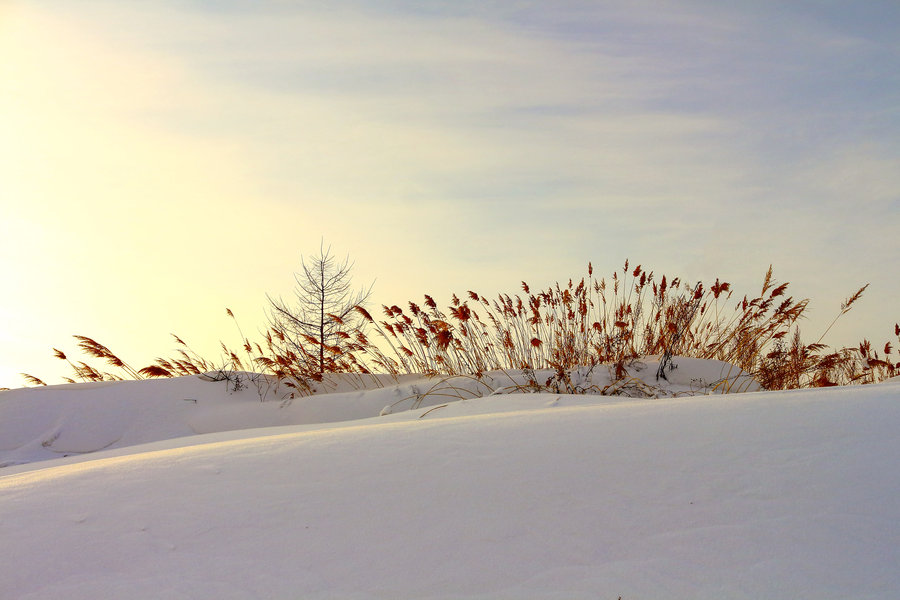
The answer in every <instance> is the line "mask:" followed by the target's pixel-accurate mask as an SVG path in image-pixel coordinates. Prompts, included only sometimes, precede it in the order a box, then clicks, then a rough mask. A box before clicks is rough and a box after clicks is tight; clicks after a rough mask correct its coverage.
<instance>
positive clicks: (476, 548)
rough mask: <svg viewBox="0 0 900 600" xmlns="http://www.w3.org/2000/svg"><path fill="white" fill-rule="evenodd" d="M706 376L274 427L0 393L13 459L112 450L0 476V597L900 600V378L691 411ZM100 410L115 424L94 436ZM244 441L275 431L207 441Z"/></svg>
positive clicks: (393, 398) (237, 416) (126, 392)
mask: <svg viewBox="0 0 900 600" xmlns="http://www.w3.org/2000/svg"><path fill="white" fill-rule="evenodd" d="M688 367H691V368H688ZM710 368H714V369H717V368H719V366H716V365H709V364H706V365H704V364H700V363H696V364H693V363H690V362H689V361H684V360H681V361H680V364H679V368H678V369H677V370H676V371H675V372H679V371H680V376H682V377H684V378H685V379H683V380H676V381H672V380H673V379H675V378H673V377H670V381H669V382H666V384H665V386H664V387H666V389H665V390H663V393H661V396H665V397H660V398H646V397H640V398H628V397H621V396H613V397H608V396H601V395H566V394H556V393H552V394H548V393H539V394H528V393H522V390H521V389H519V390H518V391H515V393H509V390H506V392H503V389H504V388H502V387H501V386H500V385H499V382H498V385H497V388H496V389H494V390H493V392H497V390H501V393H496V394H494V395H486V396H484V397H476V396H472V397H471V398H466V399H456V400H452V401H451V400H449V399H448V398H447V397H443V396H436V395H429V394H427V393H425V392H428V391H429V389H428V388H425V387H424V386H425V385H426V384H427V383H428V382H427V381H424V380H412V381H408V382H403V383H401V384H399V385H398V386H388V387H385V388H378V389H375V390H369V391H366V390H355V391H344V392H341V391H337V392H332V393H325V392H326V391H327V390H323V393H322V394H320V395H318V396H313V397H311V398H306V399H295V400H294V401H293V402H291V403H290V404H289V405H286V406H283V407H282V406H281V404H282V403H281V402H280V401H266V402H261V401H260V399H259V397H258V395H257V394H256V392H255V391H254V390H250V389H244V390H239V391H237V392H234V391H231V390H230V388H228V387H226V385H225V383H226V382H218V383H210V382H204V381H199V380H196V379H195V378H186V379H181V380H165V381H159V382H128V383H114V384H103V385H98V386H93V387H86V386H81V387H79V386H60V387H57V388H52V389H40V390H34V391H32V390H19V391H15V392H7V393H6V394H3V395H0V407H2V408H0V418H2V419H3V427H4V429H3V430H2V435H0V444H2V446H3V448H6V449H7V450H6V452H7V453H8V454H7V458H6V459H5V460H13V459H12V458H10V456H11V455H10V454H9V453H10V452H18V455H17V456H18V457H19V459H22V460H23V462H24V459H26V458H29V457H30V458H32V459H33V460H36V459H35V457H37V458H45V457H46V455H42V454H40V453H41V452H55V451H63V449H67V451H76V450H77V451H86V450H87V449H95V450H96V449H97V448H95V446H98V444H101V443H106V445H107V446H109V447H110V448H114V447H115V446H116V444H121V446H119V447H117V448H114V449H107V450H102V451H97V452H94V453H91V454H84V455H81V456H71V457H68V458H59V459H55V460H44V461H41V462H31V463H30V464H23V465H19V466H9V467H7V468H5V469H2V470H0V531H2V539H3V547H4V555H3V560H2V561H0V590H2V594H0V595H2V597H4V598H6V597H9V598H29V599H38V598H62V597H64V598H72V599H79V598H84V599H88V598H90V599H95V598H100V597H110V598H113V597H128V598H225V599H232V598H233V599H237V598H384V599H388V598H391V599H394V598H478V599H488V598H491V599H493V598H559V599H562V598H565V599H570V598H585V599H586V598H591V599H595V598H613V599H615V598H617V597H619V596H621V597H622V598H623V600H632V599H635V600H636V599H641V598H684V599H688V598H690V599H702V598H709V599H713V598H715V599H720V598H748V599H749V598H767V599H773V598H791V599H794V598H815V599H817V600H818V599H828V598H834V599H838V598H840V599H842V600H843V599H846V598H885V599H887V598H896V597H898V596H900V569H898V567H897V565H898V564H900V476H898V475H897V470H896V459H897V457H898V456H900V436H897V435H896V432H897V430H898V426H900V403H898V400H900V385H898V383H897V381H896V380H893V381H891V382H887V383H884V384H879V385H875V386H863V387H855V388H836V389H827V390H814V391H793V392H777V393H772V392H756V393H741V394H729V395H718V394H716V395H687V394H686V393H685V392H683V390H682V388H684V387H688V388H690V387H692V386H693V387H694V393H697V392H700V393H705V392H709V391H711V387H712V386H711V385H710V384H711V383H713V382H711V381H710V380H709V379H706V378H705V377H704V376H702V374H700V371H702V370H703V369H710ZM651 370H652V369H651ZM707 375H708V373H707ZM701 379H703V380H704V385H702V386H701V385H700V382H699V380H701ZM467 381H469V380H467ZM595 383H597V382H595ZM600 383H602V382H600ZM600 383H598V385H599V384H600ZM145 384H146V385H145ZM201 384H202V385H201ZM432 385H433V382H432ZM592 385H593V384H592ZM634 385H635V389H642V388H640V386H638V385H637V384H636V383H635V384H634ZM507 387H508V386H507ZM513 387H515V386H513ZM413 388H415V389H416V390H417V391H415V392H414V393H412V394H410V395H408V396H406V397H399V396H403V395H404V394H407V393H408V392H413V391H414V390H413ZM454 388H456V389H462V388H461V387H460V386H457V385H454ZM151 390H152V391H151ZM214 390H218V391H214ZM493 392H491V393H493ZM24 398H28V399H29V400H33V401H34V402H33V404H32V408H33V412H32V414H31V416H30V417H29V416H28V411H27V410H26V409H25V408H22V402H24V400H23V399H24ZM78 398H80V400H78ZM194 400H196V402H195V401H194ZM10 401H12V404H11V405H7V403H8V402H10ZM70 401H74V402H71V403H70ZM398 401H399V402H398ZM70 404H71V405H70ZM90 405H95V406H96V407H97V409H98V410H97V413H96V415H94V416H98V415H101V414H108V416H107V418H108V422H95V423H94V424H95V425H96V427H94V429H90V419H89V418H88V415H87V414H86V413H80V412H79V411H78V408H79V406H81V407H85V406H90ZM392 405H393V407H392V408H391V409H390V410H387V411H385V410H384V409H385V407H388V406H392ZM10 406H14V407H15V408H10ZM214 406H218V407H220V408H221V414H218V416H216V414H215V413H216V409H214V408H213V407H214ZM251 406H252V407H253V408H248V407H251ZM54 407H55V408H54ZM60 407H63V408H65V409H66V410H69V411H70V412H65V411H62V408H60ZM404 407H405V408H407V410H401V408H404ZM101 408H102V410H100V409H101ZM115 411H119V412H115ZM381 413H385V414H384V415H383V416H378V415H379V414H381ZM387 413H392V414H387ZM350 414H353V415H356V416H355V417H350V419H352V420H340V419H337V418H334V419H332V420H331V422H325V421H326V420H327V419H326V417H334V416H336V415H350ZM9 415H15V416H16V423H15V424H14V425H8V424H7V423H6V420H7V416H9ZM81 418H83V419H84V421H79V420H78V419H81ZM241 419H246V421H244V425H245V426H252V427H263V428H260V429H253V430H247V429H245V430H232V431H222V432H212V433H205V434H203V435H196V434H194V432H195V431H204V429H207V430H208V429H215V428H216V427H220V428H222V429H228V428H231V429H234V428H233V427H232V426H233V425H235V424H237V423H239V422H240V420H241ZM291 419H293V420H294V421H295V422H298V423H301V424H289V422H290V420H291ZM303 419H319V422H318V423H313V422H311V421H307V422H306V423H302V421H303ZM272 425H281V426H278V427H272ZM113 430H114V431H115V435H120V434H121V437H120V438H119V439H117V440H112V441H111V440H109V436H110V435H112V434H110V433H109V432H110V431H113ZM151 430H152V432H151V433H147V432H148V431H151ZM48 433H49V437H48ZM101 433H102V435H101ZM55 434H58V435H55ZM16 436H18V437H16ZM54 436H55V437H54ZM154 436H156V440H157V441H154V442H153V443H150V444H141V441H147V440H148V438H151V437H154ZM160 436H162V437H160ZM176 436H180V437H176ZM51 438H52V440H51V441H50V443H48V444H47V445H46V446H45V445H43V443H41V444H40V448H41V450H40V451H38V450H37V448H35V447H34V446H35V445H36V443H37V442H36V440H39V439H51ZM163 438H168V439H163ZM76 442H77V443H76ZM131 443H134V444H138V445H130V444H131ZM17 444H19V445H18V446H17ZM126 444H129V445H126ZM32 451H34V454H29V452H32Z"/></svg>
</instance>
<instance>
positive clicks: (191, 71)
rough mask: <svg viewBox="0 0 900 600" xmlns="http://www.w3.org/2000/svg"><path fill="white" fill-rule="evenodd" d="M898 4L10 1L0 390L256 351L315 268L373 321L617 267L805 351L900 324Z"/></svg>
mask: <svg viewBox="0 0 900 600" xmlns="http://www.w3.org/2000/svg"><path fill="white" fill-rule="evenodd" d="M898 30H900V4H897V3H896V2H893V1H885V2H878V1H869V2H830V1H826V0H823V1H820V2H811V1H809V2H804V1H797V2H789V3H788V2H760V1H758V0H755V1H752V2H750V1H747V2H738V1H727V2H713V1H699V0H698V1H682V2H662V1H653V0H648V1H640V2H600V1H595V2H587V1H560V2H553V3H541V2H525V1H521V2H515V1H508V2H467V1H452V2H439V1H432V2H412V1H380V2H376V1H366V0H346V1H335V2H328V3H323V2H313V1H308V2H304V1H297V2H293V1H275V0H268V1H261V2H252V3H249V2H234V1H222V2H212V1H206V0H180V1H177V0H171V1H169V0H154V1H149V0H148V1H140V0H139V1H134V2H127V3H126V2H115V1H112V0H110V1H106V0H76V1H71V0H33V1H29V0H22V1H16V0H0V265H2V269H3V271H2V280H0V281H2V293H0V386H7V387H16V386H19V385H22V384H23V381H22V379H21V378H20V377H19V375H18V373H20V372H27V373H31V374H33V375H37V376H39V377H41V378H42V379H45V380H47V381H48V382H58V381H60V379H59V377H60V376H61V375H63V374H67V373H65V368H64V367H65V365H63V364H62V363H59V361H57V360H56V359H54V358H53V357H52V350H51V348H54V347H55V348H60V349H62V350H63V351H64V352H67V353H70V354H72V355H76V353H75V352H74V350H75V345H74V341H73V340H72V338H71V336H72V335H74V334H80V335H88V336H91V337H94V338H95V339H97V340H98V341H100V342H101V343H103V344H105V345H107V346H108V347H110V348H111V349H112V350H113V351H114V352H115V353H117V354H119V355H120V356H121V357H122V358H123V359H125V360H126V361H128V362H131V363H133V364H134V365H135V366H137V367H141V366H145V365H146V364H149V362H151V361H152V360H153V358H154V357H156V356H161V355H170V354H171V353H172V351H173V350H174V349H175V348H174V344H173V341H172V338H171V337H170V335H169V334H170V333H177V334H178V335H179V336H180V337H182V338H183V339H184V340H185V341H187V342H188V343H189V344H191V345H192V346H194V347H195V348H196V349H197V350H198V351H199V352H201V353H202V354H208V355H212V356H217V355H218V354H217V347H218V342H219V340H222V341H225V342H226V343H228V344H229V345H236V344H235V341H236V340H238V339H239V336H238V334H237V332H236V330H235V327H234V324H233V323H232V322H231V320H230V319H229V318H228V317H227V316H226V314H225V308H226V307H227V308H230V309H232V311H233V312H234V313H235V315H236V316H237V319H238V321H239V323H240V325H241V327H242V329H243V330H244V333H246V334H248V335H249V336H250V337H253V335H254V332H256V331H258V330H260V329H261V328H262V327H263V326H264V325H265V320H266V311H265V309H266V305H267V299H266V298H267V294H269V295H272V296H275V297H277V296H285V297H290V294H291V290H292V287H293V273H294V272H295V271H296V270H298V269H299V267H300V260H301V256H306V257H309V256H312V255H314V254H315V253H316V252H317V251H318V250H319V247H320V243H321V242H322V241H323V240H324V241H325V243H326V245H327V244H330V245H331V246H332V248H333V250H334V252H335V254H337V255H339V256H344V255H348V256H349V257H350V258H351V260H353V261H355V267H354V271H353V273H354V281H356V282H358V283H359V285H368V284H370V283H372V282H374V289H373V304H374V305H376V306H377V305H380V304H401V305H403V304H405V303H406V302H407V301H409V300H415V301H419V300H421V297H422V295H423V294H425V293H428V294H431V295H433V296H434V297H435V299H436V300H438V301H439V303H441V304H446V303H447V302H448V301H449V298H450V295H451V294H452V293H453V292H456V293H460V294H462V293H464V292H465V291H466V290H469V289H473V290H476V291H478V292H479V293H482V294H484V295H492V294H494V293H496V292H501V291H505V292H515V291H518V289H519V287H518V286H519V283H520V281H522V280H526V281H528V282H529V283H530V284H531V285H532V287H537V288H540V287H545V286H547V285H549V284H550V283H552V282H554V281H566V280H568V279H569V278H570V277H571V278H580V277H582V276H584V275H585V274H586V266H587V263H588V261H592V262H593V265H594V269H595V271H596V272H597V273H599V274H606V275H609V274H611V272H612V271H613V270H616V269H621V268H622V265H623V263H624V262H625V260H626V259H630V260H631V264H632V265H636V264H642V265H643V266H644V267H645V268H646V269H647V270H652V271H654V272H655V273H656V274H657V277H659V276H661V275H662V274H663V273H665V274H667V275H668V276H669V277H673V276H680V277H681V278H682V279H684V280H687V281H698V280H703V281H705V282H707V283H712V282H713V281H714V280H715V278H716V277H719V278H721V279H723V280H726V281H730V282H732V284H733V286H734V289H735V291H736V294H737V295H739V296H742V295H743V294H748V295H750V294H754V293H757V292H758V290H759V286H760V285H761V282H762V279H763V276H764V274H765V271H766V269H767V268H768V267H769V265H770V264H771V265H773V267H774V270H775V276H776V278H777V279H778V280H779V281H782V282H783V281H789V282H791V286H790V288H789V291H790V292H792V293H793V294H794V296H795V297H808V298H810V300H811V304H810V311H809V315H808V316H809V318H808V319H807V321H805V322H804V323H803V325H802V327H803V331H804V333H805V334H806V335H805V337H807V338H811V339H810V341H812V340H813V339H815V338H817V337H818V336H819V334H820V333H821V332H822V331H824V329H825V327H826V326H827V324H828V323H829V322H830V321H831V319H832V318H833V317H834V316H835V315H837V313H838V311H839V309H840V304H841V302H842V301H843V300H844V299H845V298H846V297H847V296H849V295H850V294H852V293H853V292H854V291H856V289H858V288H859V287H860V286H862V285H864V284H865V283H871V286H870V288H869V290H868V291H867V292H866V295H865V296H864V297H863V299H862V300H861V301H860V303H859V304H858V305H857V307H856V308H855V310H854V311H852V312H851V313H850V314H848V315H846V316H845V317H843V318H842V320H841V321H840V322H839V324H838V325H836V326H835V328H834V329H832V331H831V332H830V333H829V336H828V337H827V338H826V339H825V342H830V343H832V344H834V345H841V344H853V343H856V342H858V341H859V340H860V339H861V338H862V337H867V338H869V339H872V340H873V341H875V342H876V343H877V342H881V343H883V342H885V341H888V340H889V339H890V337H891V335H892V333H893V325H894V323H895V322H897V321H898V320H900V311H898V310H897V308H896V306H897V300H896V299H897V298H898V297H900V279H898V278H897V276H896V274H897V272H898V269H897V266H898V259H897V257H898V256H900V242H898V236H897V231H898V226H900V37H898V36H897V35H896V32H897V31H898Z"/></svg>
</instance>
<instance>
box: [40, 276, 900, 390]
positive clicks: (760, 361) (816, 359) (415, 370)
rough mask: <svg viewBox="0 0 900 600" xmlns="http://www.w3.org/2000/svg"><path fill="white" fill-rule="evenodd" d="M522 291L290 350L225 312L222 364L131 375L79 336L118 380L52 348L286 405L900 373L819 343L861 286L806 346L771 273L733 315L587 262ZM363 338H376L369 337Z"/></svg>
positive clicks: (192, 363) (715, 299)
mask: <svg viewBox="0 0 900 600" xmlns="http://www.w3.org/2000/svg"><path fill="white" fill-rule="evenodd" d="M521 287H522V294H514V295H510V294H499V295H498V296H497V297H496V298H494V299H489V298H486V297H484V296H482V295H480V294H478V293H477V292H474V291H469V292H467V293H466V294H465V295H464V296H463V298H464V299H461V298H460V297H459V296H456V295H453V296H452V298H451V301H450V303H449V305H448V306H447V307H446V309H444V310H442V309H440V308H439V306H438V304H437V302H435V300H434V299H433V298H432V297H431V296H429V295H425V296H424V300H423V302H422V303H421V304H417V303H415V302H409V303H407V308H406V309H403V308H401V307H400V306H398V305H390V306H388V305H384V306H382V309H381V312H382V313H383V317H382V318H380V319H376V318H375V317H374V316H373V315H372V314H371V313H370V312H369V310H367V309H366V308H365V307H363V306H357V307H356V308H355V311H356V313H357V314H358V315H359V317H360V319H358V320H357V321H358V325H356V326H352V327H348V326H346V323H345V320H344V319H341V318H339V317H334V318H333V319H332V320H333V322H334V324H335V325H336V326H338V328H339V329H338V330H337V333H336V335H335V336H334V337H333V339H334V340H335V341H334V343H333V344H329V345H324V344H321V343H320V342H319V341H318V340H317V339H316V338H314V337H311V336H307V337H306V338H304V340H303V342H302V343H299V344H298V343H286V342H287V340H288V339H289V335H288V332H286V331H284V330H282V329H279V328H278V327H273V328H270V329H268V330H267V331H265V332H264V334H263V339H262V341H261V342H257V343H253V342H251V341H250V340H249V339H248V338H246V337H245V336H244V334H243V331H242V330H241V328H240V325H239V324H238V323H237V319H235V317H234V314H233V313H232V311H231V310H230V309H226V314H227V315H228V316H229V317H230V318H232V319H233V321H234V323H235V326H236V328H237V330H238V333H239V334H240V339H241V350H240V352H234V351H232V350H231V349H229V348H228V347H227V346H225V344H221V349H222V353H223V354H222V357H221V358H220V360H219V362H218V363H214V362H213V361H211V360H209V359H206V358H204V357H202V356H200V355H199V354H197V353H196V352H194V351H193V350H192V349H191V348H190V347H189V346H188V345H187V344H186V343H185V342H184V341H183V340H182V339H181V338H179V337H178V336H176V335H174V334H173V338H174V340H175V342H176V345H177V350H176V351H175V354H174V355H173V356H170V357H168V358H158V359H156V361H155V362H154V363H153V364H151V365H149V366H147V367H144V368H142V369H139V370H136V369H134V368H132V367H131V366H130V365H128V364H127V363H125V362H124V361H122V360H121V359H120V358H119V357H118V356H116V355H115V354H114V353H113V352H112V351H111V350H110V349H109V348H107V347H106V346H104V345H102V344H100V343H99V342H97V341H95V340H93V339H91V338H88V337H85V336H75V338H76V340H77V341H78V344H77V345H78V348H79V349H80V350H81V351H82V353H84V354H86V355H88V356H89V357H91V358H96V359H101V360H103V361H105V362H106V363H107V364H108V365H110V366H112V367H114V368H115V369H116V371H115V372H108V371H103V370H99V369H96V368H94V367H92V366H90V365H89V364H87V363H85V362H82V361H79V362H72V361H70V360H69V359H68V358H67V356H66V355H65V353H63V352H62V351H61V350H58V349H55V348H54V349H53V351H54V355H55V356H56V357H57V358H59V359H60V360H64V361H66V362H67V363H68V364H69V366H70V368H71V369H72V370H73V372H74V374H75V377H76V378H77V379H78V380H80V381H104V380H116V379H125V378H127V379H142V378H145V377H175V376H183V375H198V374H203V373H210V372H218V373H227V372H232V371H234V372H237V371H261V372H263V373H266V374H268V375H271V376H272V377H274V378H275V379H276V380H277V381H278V382H279V383H280V384H281V385H284V386H286V388H287V389H288V390H289V393H290V395H291V396H294V395H306V394H309V393H311V392H312V391H313V390H314V389H315V385H316V382H321V381H323V380H324V379H327V378H328V377H329V376H330V375H331V374H334V373H342V374H352V375H353V376H354V377H355V378H356V381H357V383H358V385H359V386H360V387H364V386H370V385H380V383H379V379H378V378H377V377H375V375H374V374H377V373H387V374H390V375H392V376H394V377H395V378H397V377H399V376H400V375H405V374H425V375H433V376H441V377H444V378H446V377H454V376H471V377H475V378H480V377H481V376H482V375H483V374H484V373H486V372H488V371H498V370H501V371H502V370H511V371H518V372H528V371H531V372H533V371H534V370H540V369H551V370H553V371H554V372H555V373H556V375H555V376H554V378H553V381H554V386H555V388H554V389H556V390H557V391H561V392H566V393H579V390H578V389H577V386H575V385H572V384H571V381H570V380H569V379H568V374H569V373H571V372H572V371H573V370H574V369H578V368H580V367H587V368H592V367H594V366H596V365H599V364H609V365H611V368H612V369H614V373H615V380H617V381H621V383H620V384H619V385H618V387H617V388H616V390H626V389H628V387H629V382H628V381H627V380H626V376H627V374H626V366H627V364H628V363H629V361H632V360H634V359H637V358H639V357H642V356H661V357H662V360H661V364H660V368H659V372H658V375H657V376H658V377H662V378H664V377H665V376H666V375H665V374H666V366H667V364H668V363H669V362H670V361H671V358H672V357H673V356H687V357H695V358H706V359H716V360H721V361H724V362H727V363H729V364H732V365H734V366H735V368H740V369H742V370H744V371H746V372H748V373H750V374H751V375H753V377H754V378H756V380H757V381H758V382H759V383H760V384H761V385H762V386H763V387H764V388H766V389H789V388H801V387H819V386H832V385H847V384H855V383H875V382H878V381H882V380H884V379H887V378H889V377H893V376H895V375H898V374H900V371H898V362H897V359H896V358H895V357H896V354H895V352H898V350H895V348H894V346H892V344H891V343H887V344H885V345H884V346H882V347H881V348H882V352H881V353H879V352H878V351H877V350H876V349H875V347H873V345H872V344H871V343H870V342H869V341H868V340H865V339H864V340H863V341H862V342H860V343H859V344H858V345H857V346H854V347H848V348H839V349H834V348H830V347H829V346H827V345H825V344H823V343H822V340H823V339H824V336H825V335H826V334H827V333H828V331H829V330H830V329H831V327H832V326H833V325H834V322H836V321H837V319H839V318H840V317H841V316H843V315H844V314H846V313H847V312H848V311H849V310H850V309H851V308H852V307H853V306H854V305H855V304H856V303H857V302H858V301H859V299H860V298H861V297H862V295H863V293H864V292H865V290H866V288H867V287H868V286H863V287H861V288H860V289H859V290H857V291H856V292H855V293H854V294H852V295H851V296H849V297H848V298H847V299H846V300H845V301H844V302H843V303H842V304H841V307H840V312H839V313H838V315H837V316H836V317H835V319H834V321H832V323H831V324H830V325H829V326H828V327H827V328H826V330H825V332H823V334H822V335H821V336H820V337H819V339H818V340H817V341H816V342H814V343H810V344H807V343H805V342H804V341H803V340H802V339H801V335H800V329H799V327H798V323H799V321H800V319H801V318H803V315H804V312H805V311H806V308H807V306H808V300H807V299H801V300H794V299H793V298H792V297H790V296H788V295H787V290H788V287H789V284H788V283H777V282H776V281H775V279H774V276H773V272H772V268H771V267H769V269H768V271H767V272H766V274H765V276H764V278H763V284H762V286H761V289H760V292H759V294H758V295H756V296H755V297H752V298H751V297H747V296H743V297H742V298H741V299H740V300H735V301H734V304H733V306H732V307H731V308H728V305H729V304H730V303H731V302H732V295H733V290H732V287H731V284H729V283H728V282H724V281H720V280H719V279H716V281H715V283H713V284H712V285H709V286H708V287H707V286H705V285H704V284H703V283H702V282H698V283H695V284H688V283H687V282H684V281H682V280H681V279H680V278H672V279H670V278H667V277H666V276H665V275H663V276H661V277H659V278H658V279H657V277H656V276H655V274H654V273H653V272H652V271H649V272H648V271H646V270H645V269H644V268H643V267H642V266H641V265H638V266H637V267H634V268H630V267H629V263H628V261H626V262H625V266H624V268H623V269H622V270H621V271H616V272H614V273H613V274H612V275H611V277H609V278H608V279H606V278H600V279H597V278H596V277H594V270H593V266H592V265H591V264H588V269H587V276H586V277H584V278H582V279H580V280H579V281H577V282H576V281H573V280H571V279H570V280H569V281H568V282H567V283H566V284H565V285H560V284H559V283H557V284H555V285H553V286H551V287H549V288H547V289H546V290H542V291H534V292H533V291H532V289H531V287H530V286H529V285H528V284H527V283H526V282H524V281H523V282H522V286H521ZM348 321H353V320H348ZM370 331H374V334H375V337H376V338H378V342H377V343H376V342H374V341H373V340H371V339H370V337H369V332H370ZM894 335H895V336H896V337H897V338H898V340H900V325H895V328H894ZM897 347H898V348H900V344H898V345H897ZM25 377H26V380H27V381H28V382H29V383H31V384H34V385H41V384H43V382H42V381H41V380H40V379H38V378H36V377H33V376H30V375H26V376H25ZM67 380H68V381H74V379H67ZM444 381H446V379H445V380H444ZM435 391H436V390H433V391H432V392H435ZM447 391H449V392H451V393H453V394H455V393H457V390H445V392H447ZM613 391H615V390H613Z"/></svg>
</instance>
